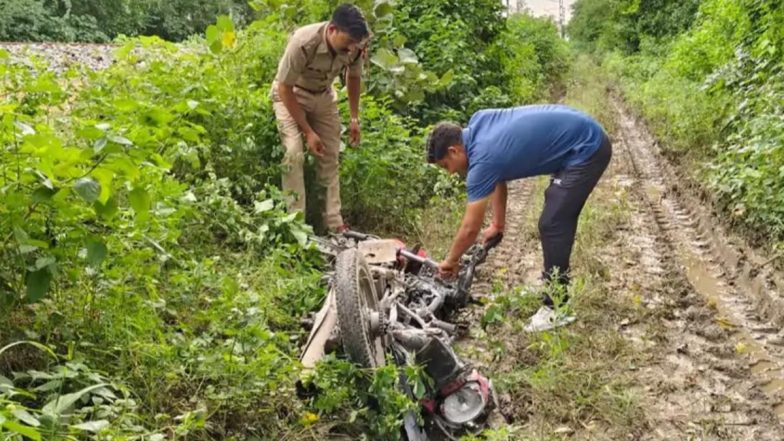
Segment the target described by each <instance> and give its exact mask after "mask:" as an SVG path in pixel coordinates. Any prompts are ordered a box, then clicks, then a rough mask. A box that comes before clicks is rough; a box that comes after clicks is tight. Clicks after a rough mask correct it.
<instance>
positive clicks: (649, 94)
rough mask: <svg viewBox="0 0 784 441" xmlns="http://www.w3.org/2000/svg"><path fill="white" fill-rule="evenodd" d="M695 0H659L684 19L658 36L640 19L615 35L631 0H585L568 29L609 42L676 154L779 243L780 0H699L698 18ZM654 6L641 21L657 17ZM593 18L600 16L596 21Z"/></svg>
mask: <svg viewBox="0 0 784 441" xmlns="http://www.w3.org/2000/svg"><path fill="white" fill-rule="evenodd" d="M654 3H655V2H654ZM659 3H662V2H659ZM665 3H666V4H665ZM600 4H601V6H602V7H601V8H600V7H599V6H600ZM693 4H694V2H675V1H671V2H663V3H662V4H660V5H659V8H658V11H670V12H671V15H672V16H673V17H675V18H677V20H672V21H671V22H669V23H670V24H675V23H676V22H679V23H681V24H680V25H678V26H677V27H673V28H670V30H668V31H667V33H668V38H664V39H662V38H658V39H657V38H653V37H657V35H655V34H654V33H652V32H651V31H646V30H645V28H644V27H642V26H638V27H637V28H634V29H635V30H634V32H633V34H634V38H632V39H628V38H626V39H624V38H621V40H623V41H621V42H619V41H618V37H619V35H623V33H620V34H619V33H617V32H616V31H617V30H618V29H621V28H623V29H626V25H627V24H628V23H627V21H625V17H626V15H625V14H626V13H627V11H628V8H627V9H624V8H625V7H626V6H625V5H623V4H621V3H614V2H609V1H607V0H580V1H578V2H577V3H576V5H575V13H576V15H575V20H574V21H573V23H572V25H571V26H570V32H572V35H573V37H574V38H576V39H578V40H580V42H581V43H582V44H583V45H585V46H589V47H594V48H597V49H599V50H601V51H603V52H602V54H603V55H602V56H603V58H604V64H605V67H606V68H607V69H609V70H610V71H611V72H612V73H613V74H614V75H615V76H616V77H617V78H618V79H619V80H620V82H621V84H622V86H623V89H624V91H625V94H626V96H627V98H628V99H629V101H630V102H631V103H632V104H634V105H635V106H636V107H638V108H639V109H640V110H641V112H642V114H643V115H644V116H645V118H646V119H647V120H648V122H649V123H650V125H651V126H652V128H653V129H654V131H655V132H656V135H657V136H658V137H659V139H661V140H662V141H663V142H664V145H665V147H666V148H667V149H669V151H670V152H672V153H673V156H674V157H677V158H680V159H682V160H683V162H684V163H685V164H689V167H691V168H694V169H696V170H697V171H698V173H697V174H698V176H699V177H700V178H701V180H702V182H704V183H705V184H706V185H707V187H708V188H709V189H710V190H711V193H712V194H713V195H714V196H715V199H716V203H717V207H718V208H720V209H723V210H725V211H726V213H728V214H729V215H730V216H729V218H730V219H731V220H732V221H733V222H734V223H736V224H737V225H739V226H742V227H744V230H745V231H746V232H748V233H749V235H750V236H751V237H753V238H757V239H760V240H764V241H766V244H768V245H773V243H770V242H768V240H769V239H771V238H772V239H773V242H774V243H778V242H781V241H782V240H784V199H782V195H783V194H784V184H782V183H783V182H784V180H782V179H781V178H782V176H784V175H782V170H784V150H783V149H784V125H783V124H782V123H781V105H780V103H781V101H782V91H784V77H782V67H784V66H783V65H782V57H781V54H782V51H784V4H782V3H781V2H779V1H773V0H742V1H736V2H726V1H719V0H703V1H701V2H699V10H698V12H697V14H696V15H694V18H693V20H691V19H689V20H685V19H682V18H683V17H686V16H687V15H689V14H687V12H689V10H690V9H689V8H691V7H692V5H693ZM607 5H610V7H607ZM658 11H653V10H652V11H650V12H649V13H648V14H647V15H643V16H641V17H640V22H641V23H647V22H652V21H655V20H656V19H657V17H658V16H659V15H660V13H659V12H658ZM619 17H624V18H619ZM590 20H596V23H597V25H596V26H594V28H593V29H591V27H590V26H589V22H590ZM688 23H691V24H690V25H688V26H687V24H688ZM662 29H663V28H662ZM634 41H640V42H642V43H640V44H639V45H635V44H633V43H634ZM646 41H647V43H645V42H646Z"/></svg>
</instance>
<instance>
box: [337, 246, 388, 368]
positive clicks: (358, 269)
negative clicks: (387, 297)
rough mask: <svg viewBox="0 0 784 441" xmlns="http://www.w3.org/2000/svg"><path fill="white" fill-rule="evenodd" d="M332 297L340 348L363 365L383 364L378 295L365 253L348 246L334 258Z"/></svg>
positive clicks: (352, 359)
mask: <svg viewBox="0 0 784 441" xmlns="http://www.w3.org/2000/svg"><path fill="white" fill-rule="evenodd" d="M335 300H336V303H337V312H338V326H339V327H340V336H341V339H342V340H343V349H344V351H345V352H346V354H347V355H348V357H349V359H351V361H352V362H354V363H356V364H358V365H360V366H362V367H369V368H373V367H379V366H383V365H384V352H385V351H384V342H383V334H382V331H381V329H380V328H381V325H380V321H381V320H380V317H381V311H379V306H378V297H377V296H376V290H375V284H374V283H373V277H372V275H371V274H370V268H368V265H367V262H366V261H365V258H364V256H363V255H362V253H360V252H359V251H358V250H356V249H353V248H350V249H347V250H345V251H342V252H341V253H340V254H338V257H337V261H336V262H335Z"/></svg>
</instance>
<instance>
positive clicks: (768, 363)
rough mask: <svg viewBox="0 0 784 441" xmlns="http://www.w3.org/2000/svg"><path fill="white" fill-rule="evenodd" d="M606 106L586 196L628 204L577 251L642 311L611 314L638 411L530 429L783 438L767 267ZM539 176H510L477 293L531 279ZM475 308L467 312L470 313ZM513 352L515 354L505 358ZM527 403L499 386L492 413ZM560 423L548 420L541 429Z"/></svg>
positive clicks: (610, 288)
mask: <svg viewBox="0 0 784 441" xmlns="http://www.w3.org/2000/svg"><path fill="white" fill-rule="evenodd" d="M614 106H615V110H616V112H617V120H616V121H617V130H616V131H615V133H612V134H611V137H612V139H613V148H614V153H613V160H612V162H611V165H610V167H609V168H608V170H607V172H606V173H605V175H604V177H603V178H602V182H601V183H600V185H599V187H598V188H597V191H596V192H595V194H594V195H593V196H592V199H593V198H612V197H614V195H618V194H623V195H625V200H626V202H625V211H626V213H625V215H624V216H623V222H620V223H619V224H618V225H617V226H616V227H615V228H614V232H613V233H612V235H611V236H612V237H611V238H610V239H609V240H608V241H607V243H605V244H603V245H601V246H600V247H599V249H593V250H582V252H583V253H592V255H593V257H594V258H595V259H598V260H599V261H601V264H602V265H604V267H606V272H607V277H605V281H604V285H605V286H604V289H605V291H606V292H607V293H609V294H608V295H618V296H627V297H634V298H637V299H638V300H637V302H638V303H639V306H640V309H641V310H643V313H641V314H637V315H633V316H628V317H623V314H620V316H618V317H617V318H616V319H615V320H614V321H612V322H611V325H612V326H614V328H615V330H616V331H617V332H618V333H620V334H621V335H622V336H623V338H624V339H625V340H626V341H627V342H628V346H629V347H630V348H631V350H632V351H633V352H635V353H636V355H635V356H634V357H633V359H634V360H635V363H634V365H633V366H629V367H628V369H625V370H624V372H623V375H624V376H628V384H629V385H630V388H631V392H632V394H633V395H634V397H635V400H636V402H637V405H638V406H639V408H640V409H641V412H640V413H639V414H638V416H637V417H636V418H638V420H637V421H636V422H635V423H634V424H630V426H629V427H628V428H624V427H605V428H604V429H600V430H597V428H596V427H595V426H593V425H592V422H590V421H587V422H580V424H579V425H576V424H571V425H569V426H567V427H566V428H564V429H563V430H561V431H560V432H559V431H555V432H554V433H555V435H553V434H552V432H551V434H550V435H548V436H543V434H541V433H539V434H538V435H537V436H540V437H543V438H546V439H626V440H749V441H751V440H770V441H780V440H784V426H783V425H782V423H781V418H782V416H784V405H782V402H783V401H784V370H783V369H782V368H784V338H783V336H784V333H782V332H781V331H780V330H781V328H782V326H781V324H782V323H781V311H780V310H779V308H778V307H777V306H778V305H777V301H778V298H777V297H778V292H777V289H776V285H775V280H773V279H772V277H773V276H772V275H768V276H770V277H767V276H765V275H762V274H760V272H759V271H756V273H755V271H753V270H752V271H749V268H750V267H754V264H753V262H752V263H749V262H750V261H751V260H752V259H751V257H750V256H751V254H752V253H751V252H750V251H748V250H744V249H742V248H740V247H737V248H736V247H735V246H734V245H733V244H734V243H736V242H737V241H736V240H735V239H734V238H731V237H729V236H727V235H725V233H724V231H723V229H722V228H721V227H720V226H719V225H717V224H716V223H715V222H713V221H712V219H711V216H710V213H709V212H708V211H707V209H706V208H705V207H704V206H703V205H704V204H702V203H701V202H700V201H699V200H698V198H697V197H695V196H692V195H691V194H690V192H689V190H688V188H686V186H685V185H684V184H681V182H680V181H679V179H678V177H677V174H676V173H675V172H674V168H673V167H671V166H670V165H669V164H668V163H667V161H665V160H664V159H663V158H662V157H661V156H660V155H659V153H658V151H657V147H656V143H655V142H654V141H653V139H652V138H651V136H650V135H649V134H648V133H647V132H646V130H645V129H644V127H643V126H642V124H640V123H638V122H637V121H636V120H635V119H634V118H633V117H631V116H630V114H629V113H628V112H626V110H625V108H624V106H623V103H621V102H620V101H619V100H616V101H614ZM544 185H546V183H545V184H544ZM544 185H543V183H542V182H539V183H538V184H537V182H536V181H535V180H522V181H517V182H514V183H510V186H509V208H508V212H507V219H508V220H507V231H506V237H505V239H504V241H503V242H502V244H501V246H499V248H498V249H497V250H496V251H495V252H493V253H492V254H491V256H490V258H489V261H488V265H487V267H486V268H485V269H484V271H483V273H482V278H481V280H480V282H479V283H477V284H476V285H475V287H474V292H475V294H479V295H483V294H487V293H490V291H491V290H492V287H491V285H493V284H495V285H498V284H499V283H501V284H503V287H504V288H505V289H511V288H513V287H518V286H521V285H523V286H526V285H527V286H531V285H534V286H536V285H539V282H538V278H539V271H540V266H541V254H540V253H541V251H540V248H538V247H537V246H536V239H535V237H533V236H534V235H532V227H531V226H530V225H531V224H532V221H531V213H530V212H531V210H534V211H535V213H533V214H534V215H535V216H536V215H538V207H533V206H531V205H532V199H533V198H532V196H533V195H535V194H536V192H539V191H542V190H543V187H544ZM589 204H591V202H590V201H589ZM526 223H527V224H528V225H529V226H528V228H527V232H526V231H525V230H526V228H525V227H524V224H526ZM578 234H579V233H578ZM579 252H581V250H577V253H579ZM733 256H734V257H733ZM575 270H576V271H577V272H580V271H581V270H583V269H582V268H580V267H579V266H577V267H576V268H575ZM750 275H751V276H754V277H756V279H755V278H754V277H751V276H750ZM758 279H759V280H758ZM491 297H492V295H491ZM479 309H481V308H479ZM480 315H481V313H479V314H478V313H474V317H473V318H472V320H473V321H474V323H476V322H475V320H478V318H477V317H479V316H480ZM523 318H524V317H523ZM578 320H580V318H579V317H578ZM518 329H519V328H518ZM518 336H519V334H517V335H510V336H509V337H508V338H507V342H506V345H507V347H508V348H509V349H510V351H511V352H510V353H511V354H517V355H511V357H512V358H514V357H515V356H518V357H519V356H520V355H519V354H521V353H524V352H525V351H524V350H518V351H516V352H515V351H514V348H513V347H514V346H515V344H517V343H516V340H519V337H518ZM526 344H527V343H526ZM461 350H462V351H463V352H464V353H466V354H469V355H473V358H474V360H476V363H477V364H478V365H479V366H485V368H487V367H488V366H492V365H493V363H498V361H497V360H496V361H493V360H492V359H491V358H490V357H489V356H488V355H487V351H488V348H487V347H486V344H485V343H484V342H483V341H482V340H481V339H479V338H469V339H467V340H466V341H464V342H462V348H461ZM515 362H516V363H518V364H519V363H524V362H525V361H524V360H517V361H511V362H510V361H507V363H515ZM501 363H504V362H503V361H502V362H501ZM490 370H492V368H491V369H490ZM501 370H503V368H501ZM528 401H530V397H526V396H524V394H523V395H516V396H509V395H508V394H507V395H506V396H504V395H503V394H502V396H501V405H502V413H504V414H505V415H506V416H507V417H509V419H511V420H515V421H514V424H517V425H523V426H525V425H526V419H527V418H531V415H527V414H526V407H527V406H528V404H527V403H528ZM639 419H641V420H639ZM550 423H552V424H550ZM561 423H562V421H553V422H548V424H550V426H549V427H551V428H552V427H556V426H558V425H559V424H561ZM580 425H582V427H580ZM534 432H535V431H534ZM530 433H532V432H526V434H525V435H524V436H523V437H522V438H520V439H528V436H529V434H530ZM550 436H552V437H553V438H550ZM515 439H517V438H515Z"/></svg>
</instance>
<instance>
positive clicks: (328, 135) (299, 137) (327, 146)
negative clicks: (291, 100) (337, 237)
mask: <svg viewBox="0 0 784 441" xmlns="http://www.w3.org/2000/svg"><path fill="white" fill-rule="evenodd" d="M294 94H295V96H296V97H297V102H298V103H299V105H300V106H301V107H302V110H304V112H305V117H306V118H307V121H308V124H310V126H311V127H312V128H313V130H314V131H315V132H316V134H318V136H319V137H320V138H321V142H322V143H323V144H324V155H323V156H322V157H317V156H316V157H315V158H316V179H317V182H318V184H319V185H320V186H321V187H323V188H324V189H325V190H326V204H325V207H324V211H323V212H322V219H323V222H324V223H325V224H326V226H327V228H329V229H335V228H337V227H339V226H341V225H343V217H342V216H341V214H340V175H339V171H338V156H339V154H340V115H339V114H338V108H337V99H336V96H335V92H334V91H333V90H332V88H331V87H329V88H327V90H326V91H324V92H322V93H311V92H309V91H306V90H303V89H301V88H299V87H294ZM272 108H273V110H274V111H275V117H276V118H277V120H278V131H279V132H280V139H281V142H282V143H283V147H284V149H285V153H284V155H283V179H282V188H283V190H284V191H286V192H289V193H290V196H291V197H290V199H289V211H291V212H295V211H301V212H303V213H304V212H305V173H304V170H303V166H304V163H305V152H306V151H307V144H306V143H305V140H304V136H303V133H302V131H301V130H300V128H299V126H298V125H297V122H296V121H295V120H294V118H293V117H292V116H291V114H290V113H289V111H288V109H286V106H285V105H284V104H283V103H282V102H281V101H278V100H275V101H274V102H273V105H272Z"/></svg>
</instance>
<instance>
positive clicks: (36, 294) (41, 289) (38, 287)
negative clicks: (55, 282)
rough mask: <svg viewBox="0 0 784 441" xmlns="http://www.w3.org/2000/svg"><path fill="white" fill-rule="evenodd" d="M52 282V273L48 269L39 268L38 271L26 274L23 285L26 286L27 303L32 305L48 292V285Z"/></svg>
mask: <svg viewBox="0 0 784 441" xmlns="http://www.w3.org/2000/svg"><path fill="white" fill-rule="evenodd" d="M51 282H52V273H51V272H50V271H49V269H48V268H41V269H39V270H38V271H32V272H28V273H27V277H26V281H25V284H26V285H27V301H28V302H29V303H34V302H37V301H39V300H41V299H42V298H44V296H45V295H46V293H47V292H48V291H49V284H50V283H51Z"/></svg>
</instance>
